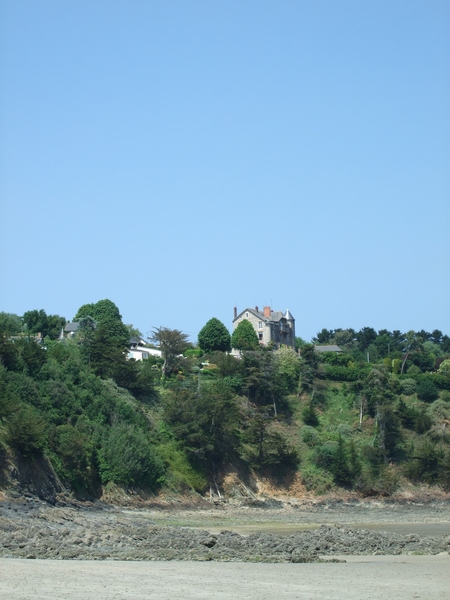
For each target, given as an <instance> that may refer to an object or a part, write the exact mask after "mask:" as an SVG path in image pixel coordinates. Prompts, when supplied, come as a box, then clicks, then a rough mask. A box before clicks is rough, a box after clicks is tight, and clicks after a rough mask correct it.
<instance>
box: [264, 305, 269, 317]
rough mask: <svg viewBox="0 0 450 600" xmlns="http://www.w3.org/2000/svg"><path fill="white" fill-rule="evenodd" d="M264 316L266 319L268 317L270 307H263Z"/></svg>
mask: <svg viewBox="0 0 450 600" xmlns="http://www.w3.org/2000/svg"><path fill="white" fill-rule="evenodd" d="M264 316H265V317H266V318H267V319H268V318H269V317H270V306H265V307H264Z"/></svg>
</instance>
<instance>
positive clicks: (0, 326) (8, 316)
mask: <svg viewBox="0 0 450 600" xmlns="http://www.w3.org/2000/svg"><path fill="white" fill-rule="evenodd" d="M21 331H22V319H21V318H20V317H19V316H18V315H15V314H13V313H6V312H0V335H3V334H4V333H5V334H7V335H16V334H18V333H20V332H21Z"/></svg>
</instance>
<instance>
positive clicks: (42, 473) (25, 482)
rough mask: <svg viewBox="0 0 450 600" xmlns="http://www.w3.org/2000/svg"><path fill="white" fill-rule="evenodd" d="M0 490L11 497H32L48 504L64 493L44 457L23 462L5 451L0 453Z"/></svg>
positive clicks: (22, 459) (54, 501)
mask: <svg viewBox="0 0 450 600" xmlns="http://www.w3.org/2000/svg"><path fill="white" fill-rule="evenodd" d="M0 488H1V489H3V490H5V492H6V493H7V494H8V495H11V496H18V495H20V496H22V495H32V496H36V497H38V498H40V499H41V500H44V501H45V502H48V503H49V504H55V503H56V499H57V495H58V494H60V493H62V492H64V491H65V489H64V487H63V485H62V484H61V482H60V481H59V479H58V476H57V475H56V473H55V471H54V470H53V467H52V465H51V463H50V461H49V460H48V459H47V458H46V457H45V456H44V455H41V456H39V457H36V458H33V460H25V459H24V458H22V457H21V456H20V455H15V454H12V453H11V452H8V451H7V450H2V451H1V453H0Z"/></svg>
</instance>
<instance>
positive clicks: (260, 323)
mask: <svg viewBox="0 0 450 600" xmlns="http://www.w3.org/2000/svg"><path fill="white" fill-rule="evenodd" d="M258 329H262V321H258Z"/></svg>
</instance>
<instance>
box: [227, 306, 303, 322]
mask: <svg viewBox="0 0 450 600" xmlns="http://www.w3.org/2000/svg"><path fill="white" fill-rule="evenodd" d="M246 312H249V313H252V315H254V316H255V317H257V318H258V319H260V320H261V321H264V322H266V323H269V322H272V323H277V322H278V321H280V320H281V319H283V318H284V319H291V320H292V321H294V320H295V319H294V317H293V316H292V313H291V312H290V311H289V309H288V310H286V312H285V313H283V312H281V311H280V310H272V311H271V313H270V317H266V316H264V313H262V312H260V311H259V310H255V309H254V308H244V310H243V311H241V312H240V313H239V314H238V316H237V317H235V318H234V319H233V323H234V321H237V320H238V319H240V318H241V317H242V315H243V314H244V313H246Z"/></svg>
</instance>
